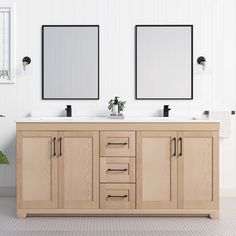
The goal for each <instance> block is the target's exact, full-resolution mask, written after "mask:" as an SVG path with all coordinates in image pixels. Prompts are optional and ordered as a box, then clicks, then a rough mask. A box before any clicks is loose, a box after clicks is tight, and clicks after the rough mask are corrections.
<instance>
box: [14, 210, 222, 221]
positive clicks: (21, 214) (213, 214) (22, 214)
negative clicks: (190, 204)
mask: <svg viewBox="0 0 236 236" xmlns="http://www.w3.org/2000/svg"><path fill="white" fill-rule="evenodd" d="M27 216H192V217H193V216H206V217H210V218H211V219H218V218H219V210H218V209H214V210H210V209H132V210H126V209H123V210H122V209H119V210H118V209H114V210H112V209H111V210H110V209H109V210H108V209H17V218H18V219H24V218H26V217H27Z"/></svg>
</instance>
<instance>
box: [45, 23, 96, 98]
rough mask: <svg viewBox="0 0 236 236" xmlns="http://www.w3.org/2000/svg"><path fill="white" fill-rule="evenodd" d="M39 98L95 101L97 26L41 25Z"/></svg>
mask: <svg viewBox="0 0 236 236" xmlns="http://www.w3.org/2000/svg"><path fill="white" fill-rule="evenodd" d="M42 50H43V52H42V54H43V55H42V77H43V86H42V87H43V88H42V98H43V99H54V100H56V99H63V100H72V99H84V100H89V99H99V26H98V25H90V26H88V25H81V26H75V25H72V26H58V25H44V26H42Z"/></svg>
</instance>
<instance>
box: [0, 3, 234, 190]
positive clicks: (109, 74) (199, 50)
mask: <svg viewBox="0 0 236 236" xmlns="http://www.w3.org/2000/svg"><path fill="white" fill-rule="evenodd" d="M5 1H7V0H5ZM9 1H10V0H9ZM12 1H14V2H15V9H16V19H15V65H16V67H15V74H16V78H15V79H16V84H14V85H0V114H5V115H6V116H7V117H6V118H0V130H1V132H0V150H3V151H4V152H6V154H7V155H8V157H9V159H10V161H11V165H10V166H0V187H1V186H15V120H16V119H18V118H21V117H24V116H27V115H29V114H30V113H31V112H32V113H33V114H35V115H51V116H56V115H59V114H60V115H61V114H63V112H64V108H65V106H66V104H67V103H68V101H67V102H66V101H42V100H41V25H43V24H75V25H76V24H99V25H100V94H101V97H100V100H98V101H70V102H69V104H71V105H72V106H73V113H74V115H77V116H99V115H100V116H101V115H104V114H108V111H107V102H108V100H109V99H110V98H111V97H114V96H116V95H118V96H120V97H121V98H122V99H124V100H126V101H127V109H126V111H125V115H127V116H128V115H130V116H136V115H137V116H153V115H156V114H159V113H158V111H159V110H160V109H162V108H163V105H164V104H169V105H170V107H171V108H172V110H171V112H170V114H171V115H177V116H178V115H179V116H200V115H201V114H202V112H203V111H204V110H211V109H219V110H233V109H234V110H235V109H236V93H235V88H236V79H235V78H236V28H235V22H236V2H235V0H227V1H224V0H191V1H189V0H112V1H111V0H50V1H48V0H34V1H32V0H12ZM136 24H193V25H194V99H193V100H192V101H167V102H165V101H136V100H135V99H134V84H135V83H134V81H135V79H134V26H135V25H136ZM200 55H204V56H206V59H207V67H206V71H205V72H202V71H201V67H200V66H198V65H197V64H196V59H197V57H198V56H200ZM24 56H30V57H31V59H32V63H31V64H30V66H29V67H28V68H27V72H26V73H24V72H23V70H22V63H21V61H22V58H23V57H24ZM235 142H236V118H235V116H232V135H231V138H229V139H224V140H221V148H220V150H221V187H223V188H236V159H235V156H236V145H235Z"/></svg>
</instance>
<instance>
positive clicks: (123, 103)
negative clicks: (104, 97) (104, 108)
mask: <svg viewBox="0 0 236 236" xmlns="http://www.w3.org/2000/svg"><path fill="white" fill-rule="evenodd" d="M114 102H115V99H111V100H110V101H109V102H108V104H109V105H108V109H109V110H110V111H112V107H113V104H114ZM125 104H126V101H119V102H118V109H119V112H121V111H124V109H125Z"/></svg>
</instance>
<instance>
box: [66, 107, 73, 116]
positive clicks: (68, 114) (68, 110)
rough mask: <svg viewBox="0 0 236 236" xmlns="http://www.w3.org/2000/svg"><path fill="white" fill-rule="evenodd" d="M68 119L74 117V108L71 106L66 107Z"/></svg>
mask: <svg viewBox="0 0 236 236" xmlns="http://www.w3.org/2000/svg"><path fill="white" fill-rule="evenodd" d="M65 110H66V117H71V116H72V108H71V105H66V109H65Z"/></svg>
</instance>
